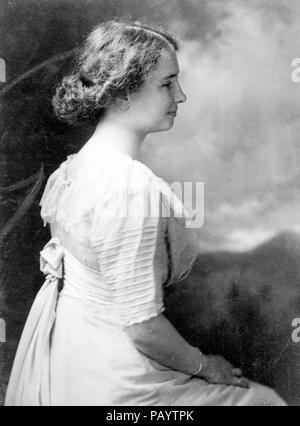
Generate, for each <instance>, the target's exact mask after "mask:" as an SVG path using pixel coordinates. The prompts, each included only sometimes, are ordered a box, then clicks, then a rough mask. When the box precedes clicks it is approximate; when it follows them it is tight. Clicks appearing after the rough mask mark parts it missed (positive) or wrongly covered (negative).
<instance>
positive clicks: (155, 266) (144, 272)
mask: <svg viewBox="0 0 300 426" xmlns="http://www.w3.org/2000/svg"><path fill="white" fill-rule="evenodd" d="M124 195H125V198H126V199H125V198H124V197H123V196H124ZM124 206H127V209H126V208H124ZM162 209H163V207H162V201H161V194H160V192H159V190H158V188H156V187H155V185H154V186H153V185H152V184H151V183H149V184H145V185H143V186H142V187H141V188H139V189H138V190H136V191H134V192H130V191H126V192H123V191H121V190H119V191H117V190H116V191H114V193H112V198H111V202H110V203H109V204H108V206H107V209H105V207H104V206H103V204H101V203H99V205H98V206H97V207H96V208H95V210H94V213H93V214H94V218H93V225H92V235H91V243H92V246H93V247H94V249H95V250H96V252H97V258H98V263H99V268H100V270H101V272H102V273H103V274H104V276H105V277H106V279H107V281H108V283H109V284H110V285H111V289H112V292H114V302H115V303H116V306H117V308H118V312H119V315H120V318H121V322H122V324H123V325H124V326H130V325H132V324H135V323H140V322H143V321H146V320H148V319H150V318H151V317H154V316H157V315H159V314H160V313H161V312H163V311H164V304H163V284H164V282H165V281H167V279H168V253H167V247H166V240H165V239H166V229H167V219H166V217H164V215H163V212H162Z"/></svg>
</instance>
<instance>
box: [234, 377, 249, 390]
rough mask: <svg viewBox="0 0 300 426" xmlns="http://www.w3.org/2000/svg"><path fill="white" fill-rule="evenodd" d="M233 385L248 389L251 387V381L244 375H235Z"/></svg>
mask: <svg viewBox="0 0 300 426" xmlns="http://www.w3.org/2000/svg"><path fill="white" fill-rule="evenodd" d="M232 384H233V386H239V387H241V388H246V389H248V388H249V387H250V383H249V381H248V380H247V379H245V378H244V377H235V378H234V379H233V381H232Z"/></svg>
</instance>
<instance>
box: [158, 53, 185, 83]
mask: <svg viewBox="0 0 300 426" xmlns="http://www.w3.org/2000/svg"><path fill="white" fill-rule="evenodd" d="M178 73H179V65H178V60H177V56H176V53H175V52H168V51H164V52H163V53H162V54H161V57H160V60H159V63H158V66H157V68H156V69H155V71H154V72H153V78H155V79H157V78H158V79H161V80H164V79H167V78H171V77H174V76H176V75H177V74H178Z"/></svg>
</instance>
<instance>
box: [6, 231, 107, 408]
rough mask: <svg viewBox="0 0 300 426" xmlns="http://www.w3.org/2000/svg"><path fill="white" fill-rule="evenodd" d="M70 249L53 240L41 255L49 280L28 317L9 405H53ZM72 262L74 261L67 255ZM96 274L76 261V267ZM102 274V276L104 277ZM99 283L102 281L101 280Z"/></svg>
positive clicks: (12, 379) (12, 376)
mask: <svg viewBox="0 0 300 426" xmlns="http://www.w3.org/2000/svg"><path fill="white" fill-rule="evenodd" d="M66 253H68V252H67V250H66V249H65V248H64V247H63V245H62V243H61V241H60V240H59V239H58V238H56V237H53V238H51V240H50V241H49V242H48V243H47V244H46V245H45V247H44V248H43V250H42V251H41V252H40V269H41V271H42V272H43V273H44V275H45V277H46V280H45V282H44V284H43V286H42V287H41V289H40V290H39V292H38V294H37V296H36V298H35V300H34V303H33V305H32V307H31V310H30V313H29V316H28V318H27V321H26V324H25V327H24V330H23V333H22V337H21V339H20V342H19V346H18V350H17V353H16V356H15V360H14V365H13V368H12V372H11V376H10V380H9V384H8V388H7V393H6V399H5V405H6V406H50V405H51V395H50V344H51V331H52V329H53V325H54V322H55V317H56V306H57V301H58V295H59V289H60V285H61V281H62V279H63V275H64V271H63V270H64V262H63V259H64V257H65V255H66ZM67 257H68V262H72V259H74V258H73V257H72V256H67ZM79 265H80V267H81V269H82V272H83V273H85V274H87V275H89V274H92V276H93V278H94V279H95V278H96V276H97V271H92V270H90V269H88V268H85V266H84V265H83V264H81V263H80V262H79V261H77V260H76V267H77V269H78V268H79ZM100 275H101V274H100ZM98 282H99V280H98Z"/></svg>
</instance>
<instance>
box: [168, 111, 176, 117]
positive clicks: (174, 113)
mask: <svg viewBox="0 0 300 426" xmlns="http://www.w3.org/2000/svg"><path fill="white" fill-rule="evenodd" d="M168 114H169V115H172V117H176V115H177V112H176V111H170V112H168Z"/></svg>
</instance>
